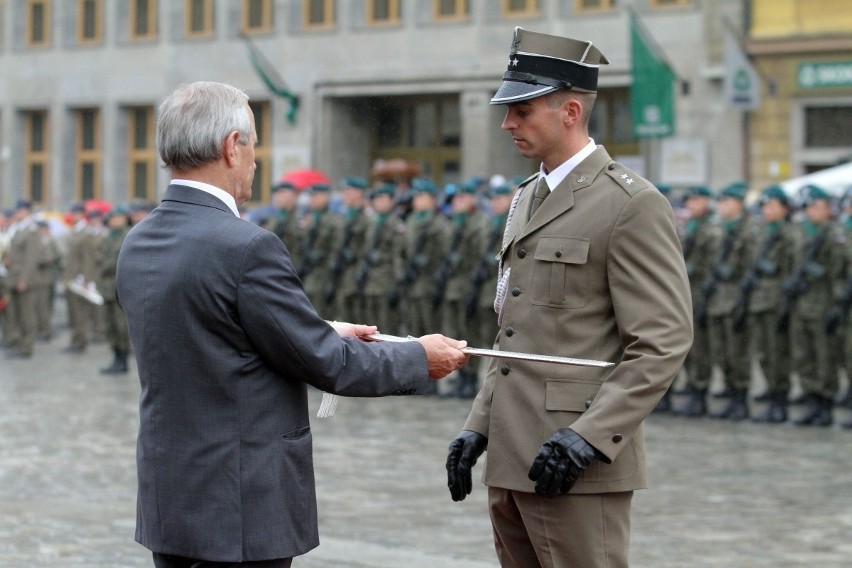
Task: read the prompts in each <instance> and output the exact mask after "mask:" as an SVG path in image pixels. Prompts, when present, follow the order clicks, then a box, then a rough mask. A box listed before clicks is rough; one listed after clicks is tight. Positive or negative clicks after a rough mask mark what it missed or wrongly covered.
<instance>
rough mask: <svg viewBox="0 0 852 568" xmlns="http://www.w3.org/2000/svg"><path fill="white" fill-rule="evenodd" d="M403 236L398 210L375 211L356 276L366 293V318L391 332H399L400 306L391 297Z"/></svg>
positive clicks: (383, 330) (386, 331)
mask: <svg viewBox="0 0 852 568" xmlns="http://www.w3.org/2000/svg"><path fill="white" fill-rule="evenodd" d="M404 235H405V224H404V223H403V221H402V219H401V218H400V217H399V216H398V215H397V214H396V213H392V212H391V213H378V214H376V216H375V218H374V219H373V222H372V224H371V225H370V227H369V229H368V231H367V235H366V239H365V240H366V246H365V248H364V257H363V259H362V261H361V264H360V266H359V267H358V272H357V274H356V276H355V280H356V282H357V284H358V288H359V289H360V290H363V294H364V304H365V307H364V321H366V322H367V323H368V324H370V325H376V326H378V328H379V331H381V332H382V333H389V334H391V335H397V334H399V333H400V330H399V310H398V306H396V307H392V306H391V302H389V301H388V296H389V295H390V293H391V291H392V290H393V289H394V286H395V282H396V279H397V270H396V267H397V259H398V256H399V254H400V251H399V247H400V244H401V242H402V239H403V237H404Z"/></svg>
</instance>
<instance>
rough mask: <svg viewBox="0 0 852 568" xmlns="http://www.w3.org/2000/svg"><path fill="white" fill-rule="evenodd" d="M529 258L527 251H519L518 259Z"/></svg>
mask: <svg viewBox="0 0 852 568" xmlns="http://www.w3.org/2000/svg"><path fill="white" fill-rule="evenodd" d="M525 256H527V249H523V248H522V249H518V258H524V257H525Z"/></svg>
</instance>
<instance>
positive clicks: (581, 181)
mask: <svg viewBox="0 0 852 568" xmlns="http://www.w3.org/2000/svg"><path fill="white" fill-rule="evenodd" d="M584 181H586V176H578V177H577V183H583V182H584Z"/></svg>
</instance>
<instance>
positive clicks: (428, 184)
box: [411, 177, 438, 195]
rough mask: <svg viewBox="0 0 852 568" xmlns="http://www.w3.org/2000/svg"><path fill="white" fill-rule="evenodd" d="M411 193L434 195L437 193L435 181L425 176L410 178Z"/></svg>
mask: <svg viewBox="0 0 852 568" xmlns="http://www.w3.org/2000/svg"><path fill="white" fill-rule="evenodd" d="M411 193H428V194H430V195H435V194H437V193H438V188H436V187H435V182H433V181H432V180H431V179H429V178H427V177H417V178H414V179H413V180H411Z"/></svg>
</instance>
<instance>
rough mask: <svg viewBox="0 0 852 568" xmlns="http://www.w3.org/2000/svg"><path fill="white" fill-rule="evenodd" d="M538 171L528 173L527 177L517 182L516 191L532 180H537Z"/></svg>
mask: <svg viewBox="0 0 852 568" xmlns="http://www.w3.org/2000/svg"><path fill="white" fill-rule="evenodd" d="M538 173H539V172H536V173H534V174H532V175H530V177H528V178H527V179H525V180H524V181H522V182H521V183H519V184H518V192H520V191H521V190H523V189H524V188H525V187H526V186H528V185H530V183H532V182H533V181H535V180H537V179H538Z"/></svg>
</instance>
